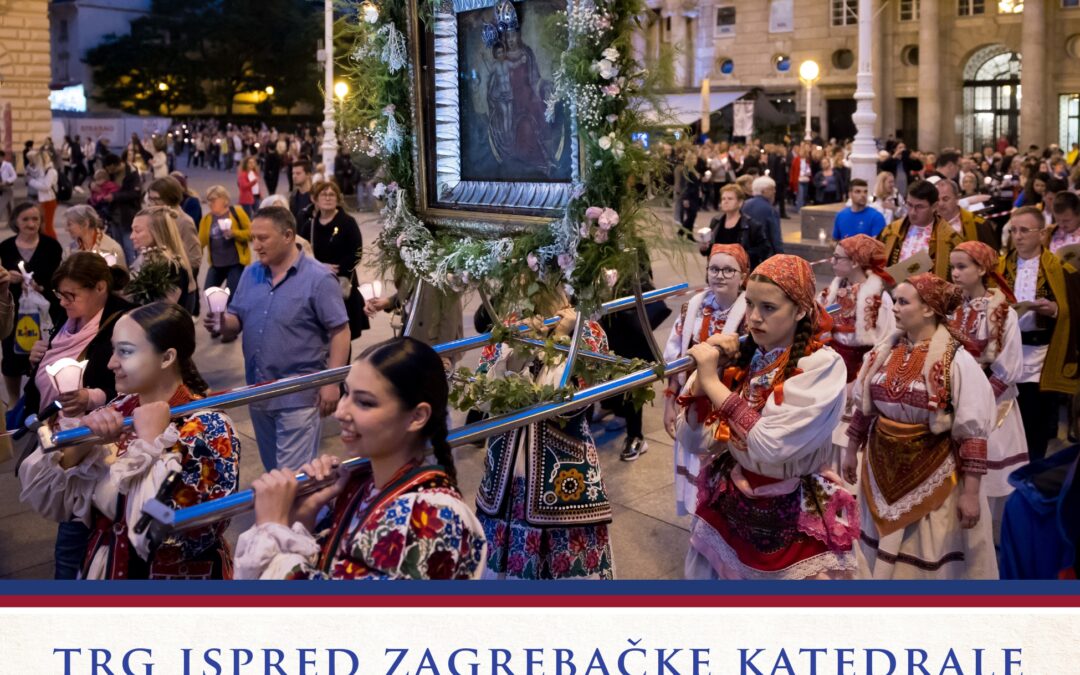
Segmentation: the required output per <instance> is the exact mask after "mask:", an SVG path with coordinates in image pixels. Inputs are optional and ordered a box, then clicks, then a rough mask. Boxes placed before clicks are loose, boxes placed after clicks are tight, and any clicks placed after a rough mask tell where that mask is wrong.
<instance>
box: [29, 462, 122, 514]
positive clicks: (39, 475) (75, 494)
mask: <svg viewBox="0 0 1080 675" xmlns="http://www.w3.org/2000/svg"><path fill="white" fill-rule="evenodd" d="M61 454H62V453H60V452H48V453H46V452H42V451H41V448H40V447H38V448H37V449H36V450H34V452H33V453H32V454H31V455H30V456H29V457H27V458H26V460H24V461H23V463H22V465H21V466H20V467H19V483H20V485H21V487H22V491H21V492H20V493H19V500H20V501H22V502H23V503H25V504H27V505H28V506H30V508H32V509H34V511H37V512H38V513H39V514H41V515H42V516H44V517H46V518H48V519H50V520H55V521H56V522H58V523H61V522H66V521H68V520H71V519H72V518H74V519H76V520H79V521H81V522H82V523H84V524H86V525H89V524H90V519H91V514H92V512H93V508H94V503H93V499H94V490H95V489H96V488H97V484H98V483H99V482H100V481H102V480H105V479H106V478H107V477H108V475H109V469H108V467H106V466H105V448H103V447H101V446H97V447H95V448H94V449H93V450H91V451H90V454H89V455H87V456H86V458H85V459H83V461H82V462H80V463H79V464H77V465H76V466H73V467H71V468H70V469H65V468H63V467H61V466H60V457H61Z"/></svg>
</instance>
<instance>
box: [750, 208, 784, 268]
mask: <svg viewBox="0 0 1080 675" xmlns="http://www.w3.org/2000/svg"><path fill="white" fill-rule="evenodd" d="M742 212H743V213H745V214H746V215H747V216H750V218H752V219H753V220H756V221H758V222H759V223H764V224H765V231H766V234H768V235H769V243H770V244H772V249H773V255H776V254H778V253H783V252H784V235H783V232H781V230H780V214H779V213H778V212H777V210H776V207H774V206H773V205H772V204H770V203H769V200H768V199H765V198H764V197H762V196H761V195H757V196H754V197H751V198H750V199H747V200H746V203H745V204H743V207H742Z"/></svg>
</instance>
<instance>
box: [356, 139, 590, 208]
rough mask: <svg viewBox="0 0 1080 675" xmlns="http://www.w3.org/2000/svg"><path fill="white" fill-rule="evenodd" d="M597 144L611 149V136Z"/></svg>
mask: <svg viewBox="0 0 1080 675" xmlns="http://www.w3.org/2000/svg"><path fill="white" fill-rule="evenodd" d="M597 143H598V144H599V145H600V149H601V150H610V149H611V136H601V137H600V140H599V141H597ZM375 189H376V190H378V189H379V188H378V187H376V188H375ZM376 196H377V195H376Z"/></svg>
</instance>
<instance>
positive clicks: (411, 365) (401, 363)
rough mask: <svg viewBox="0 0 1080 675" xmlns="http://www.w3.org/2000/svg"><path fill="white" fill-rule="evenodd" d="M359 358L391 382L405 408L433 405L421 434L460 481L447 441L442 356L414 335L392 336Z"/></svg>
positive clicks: (446, 386) (447, 391) (446, 391)
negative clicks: (424, 404) (411, 336)
mask: <svg viewBox="0 0 1080 675" xmlns="http://www.w3.org/2000/svg"><path fill="white" fill-rule="evenodd" d="M357 361H367V362H368V363H369V364H371V367H372V368H374V369H375V370H377V371H379V374H380V375H382V376H383V377H384V378H386V381H387V382H389V383H390V386H391V387H392V388H393V390H394V393H395V394H396V395H397V397H398V399H400V400H401V405H402V407H403V408H405V409H406V410H411V409H413V408H415V407H416V406H418V405H420V404H421V403H427V404H428V405H430V406H431V417H430V418H428V421H427V424H426V425H424V428H423V429H422V430H421V434H422V435H423V436H424V438H426V439H427V440H428V441H429V442H430V443H431V448H432V453H433V454H434V455H435V459H436V460H437V461H438V462H439V464H440V465H441V466H442V468H443V469H445V470H446V473H447V475H449V476H450V478H451V479H452V480H454V481H455V482H456V481H457V470H456V469H455V467H454V455H453V453H451V451H450V445H449V443H447V442H446V437H447V434H448V430H447V428H446V413H447V402H448V399H449V397H450V386H449V384H447V381H446V372H445V371H444V369H443V363H442V358H441V357H440V356H439V355H438V354H437V353H436V352H435V350H434V349H432V348H431V347H430V346H429V345H426V344H424V343H423V342H420V341H419V340H417V339H415V338H410V337H401V338H392V339H390V340H386V341H384V342H380V343H378V344H375V345H372V346H370V347H368V348H367V349H365V350H364V351H363V352H362V353H361V354H360V356H359V357H358V358H357Z"/></svg>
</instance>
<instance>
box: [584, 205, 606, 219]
mask: <svg viewBox="0 0 1080 675" xmlns="http://www.w3.org/2000/svg"><path fill="white" fill-rule="evenodd" d="M603 213H604V209H602V208H600V207H599V206H590V207H589V208H587V209H585V217H586V218H588V219H589V220H596V219H597V218H599V217H600V215H601V214H603Z"/></svg>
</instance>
